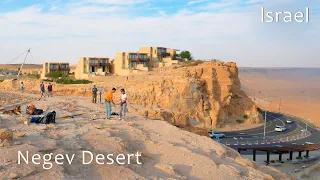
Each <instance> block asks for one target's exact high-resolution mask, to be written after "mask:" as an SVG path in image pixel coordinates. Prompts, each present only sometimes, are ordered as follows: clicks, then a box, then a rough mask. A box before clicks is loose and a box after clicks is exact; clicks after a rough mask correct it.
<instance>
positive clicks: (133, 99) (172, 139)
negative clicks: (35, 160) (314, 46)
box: [0, 63, 320, 180]
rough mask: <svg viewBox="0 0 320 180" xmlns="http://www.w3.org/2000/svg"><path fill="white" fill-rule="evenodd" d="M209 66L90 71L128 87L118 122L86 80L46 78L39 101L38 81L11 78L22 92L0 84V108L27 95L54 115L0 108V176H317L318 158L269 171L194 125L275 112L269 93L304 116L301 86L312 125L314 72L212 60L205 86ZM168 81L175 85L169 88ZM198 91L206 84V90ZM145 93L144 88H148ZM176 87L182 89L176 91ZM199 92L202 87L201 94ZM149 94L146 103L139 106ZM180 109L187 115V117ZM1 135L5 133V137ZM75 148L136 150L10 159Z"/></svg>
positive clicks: (253, 122)
mask: <svg viewBox="0 0 320 180" xmlns="http://www.w3.org/2000/svg"><path fill="white" fill-rule="evenodd" d="M2 66H5V65H2ZM211 66H212V64H206V63H205V64H202V65H199V66H197V67H182V68H178V69H174V68H172V69H165V70H159V71H157V72H149V73H145V74H141V75H134V76H132V77H129V80H128V81H126V77H119V76H109V77H95V78H93V79H92V81H94V84H95V85H97V86H98V87H103V88H104V89H105V90H106V91H107V90H108V89H110V88H111V87H116V88H118V89H119V88H121V87H124V88H126V89H128V95H129V103H130V107H129V108H128V110H129V113H128V115H127V118H126V119H125V121H124V122H121V121H118V120H117V117H113V120H110V121H108V120H106V119H105V106H104V104H100V103H98V104H93V103H91V102H90V101H91V97H90V89H91V88H92V84H90V85H59V84H55V83H53V87H54V97H52V98H45V99H41V100H39V90H38V85H39V80H34V79H25V78H21V79H19V80H18V81H24V82H25V84H26V91H25V92H24V93H21V92H19V89H18V88H17V87H18V86H17V84H16V83H14V82H12V81H4V82H2V83H0V101H1V107H0V109H8V108H12V107H14V105H16V104H21V106H22V110H24V109H25V107H26V105H27V103H28V102H32V103H33V104H35V105H36V107H37V108H41V109H44V110H47V111H53V110H54V111H56V112H57V119H56V121H57V123H56V124H50V125H39V124H38V125H35V124H29V123H27V122H26V121H28V120H29V119H30V116H29V115H26V114H25V113H24V112H22V114H21V116H16V115H2V113H1V116H0V139H1V138H2V139H1V142H0V179H4V180H5V179H19V178H20V179H217V180H223V179H228V180H232V179H239V180H242V179H249V180H251V179H255V180H258V179H275V180H278V179H316V178H317V177H319V163H317V164H316V163H314V164H315V165H314V166H313V167H310V168H308V169H306V171H302V172H300V173H297V174H291V173H290V174H289V173H288V172H286V171H287V169H286V168H281V170H279V169H277V168H276V167H270V166H265V165H262V164H259V163H257V162H252V161H250V160H248V159H246V158H245V157H242V156H241V155H240V154H239V153H238V152H237V151H236V150H233V149H231V148H229V147H227V146H225V145H223V144H220V143H217V142H215V141H213V140H211V139H210V138H208V137H206V136H205V135H206V134H207V133H206V131H205V130H204V129H207V126H206V128H200V127H205V126H204V124H206V125H208V124H209V126H211V127H212V128H216V129H219V128H223V127H225V125H226V124H227V125H232V124H235V122H236V120H238V119H239V118H240V117H242V116H243V114H245V113H249V114H250V115H253V114H256V107H258V106H260V105H261V106H263V105H264V106H266V107H267V108H268V109H269V110H273V111H277V110H278V108H279V107H278V106H277V98H278V97H279V96H281V97H283V100H282V106H281V111H284V112H287V113H289V114H293V115H296V116H299V117H301V118H305V115H306V107H307V106H306V105H307V103H306V98H305V97H306V96H304V98H302V96H301V98H300V96H298V95H300V93H301V91H305V88H304V87H308V92H310V94H311V101H310V121H311V122H313V123H315V124H317V125H319V121H317V119H318V120H319V114H317V113H319V111H317V108H319V107H320V106H319V105H320V99H319V95H318V94H317V93H316V92H320V91H319V90H318V89H320V86H319V81H318V80H319V75H318V74H316V75H315V76H314V77H312V78H311V77H310V75H306V76H305V78H308V81H306V80H304V79H299V81H297V79H294V78H293V77H292V75H291V74H290V75H288V76H289V77H287V76H285V75H281V73H282V72H283V71H279V72H277V73H278V74H276V75H275V74H274V73H270V74H271V75H269V74H268V73H267V74H266V73H261V72H260V69H259V71H257V70H254V69H250V68H240V70H239V77H238V73H237V72H238V69H237V68H236V67H235V66H234V65H233V64H228V65H226V66H225V65H222V67H223V68H222V69H223V70H220V68H221V67H220V68H216V69H217V71H215V72H216V77H215V78H216V79H215V81H214V82H213V83H212V84H211V85H210V87H207V85H204V83H203V82H212V76H211V74H212V72H211V71H209V72H207V69H208V67H211ZM26 67H28V66H26ZM214 67H216V65H214ZM1 68H3V67H1ZM1 68H0V69H1ZM31 69H32V68H31ZM218 69H219V70H218ZM243 69H245V70H244V71H243ZM248 69H249V70H248ZM268 71H269V70H268ZM294 73H295V72H293V74H294ZM207 74H210V76H208V75H207ZM279 74H280V76H279ZM299 77H300V76H299ZM290 78H293V79H290ZM239 80H240V81H241V86H240V81H239ZM309 80H310V81H309ZM238 81H239V82H238ZM46 84H47V83H46ZM185 84H187V85H185ZM307 85H308V86H307ZM224 86H231V88H224ZM173 87H174V88H173ZM302 87H303V88H302ZM240 88H241V89H243V90H244V92H245V93H246V94H248V95H249V97H248V96H247V95H246V94H245V93H244V92H242V91H241V90H240ZM172 89H174V90H175V91H176V92H172ZM186 89H187V91H186ZM188 89H193V90H192V91H189V90H188ZM208 89H214V90H216V91H214V92H207V90H208ZM253 89H254V90H253ZM262 90H263V91H265V92H266V93H267V94H268V95H269V96H270V97H273V96H274V98H273V99H272V103H269V102H263V101H262V100H261V101H259V98H261V97H262V96H261V95H260V94H258V93H257V92H258V91H262ZM150 92H153V94H154V95H152V96H150ZM157 92H159V94H157ZM160 92H161V93H160ZM254 92H256V94H255V93H254ZM190 93H191V94H190ZM254 94H255V95H256V99H258V100H256V101H255V100H254V99H253V97H254ZM284 94H285V96H284ZM182 95H183V97H180V96H182ZM203 95H207V98H204V96H203ZM118 96H119V92H117V93H116V94H115V97H116V98H115V99H116V103H119V98H117V97H118ZM185 96H188V97H189V96H191V97H193V101H192V103H191V105H190V102H189V101H190V100H189V99H187V100H185ZM159 97H163V100H162V99H161V100H159V99H160V98H159ZM289 97H290V98H289ZM172 99H173V102H171V100H172ZM194 99H202V101H198V100H194ZM269 99H270V98H269ZM162 101H163V104H162ZM150 102H156V103H152V104H153V105H152V106H151V107H149V106H148V103H150ZM210 103H211V104H210ZM255 103H256V105H255ZM259 103H261V104H260V105H259ZM166 104H169V105H166ZM185 104H187V105H185ZM207 104H209V105H207ZM172 107H174V108H172ZM206 107H207V108H209V109H206ZM243 107H244V108H243ZM242 108H243V109H242ZM263 108H265V107H263ZM118 109H119V106H118V105H116V106H115V107H113V110H115V111H118ZM167 109H170V110H172V111H173V112H174V113H173V112H171V111H168V110H167ZM190 109H195V111H190V112H191V113H192V114H189V112H188V111H187V110H190ZM184 110H185V111H184ZM318 110H319V109H318ZM206 111H210V113H211V114H206ZM146 112H147V114H148V116H146ZM176 112H178V113H176ZM225 112H232V114H231V115H230V116H228V117H229V118H228V120H225V119H224V118H225V115H224V114H225ZM184 114H187V115H188V116H190V119H189V118H188V117H186V115H184ZM194 114H196V115H194ZM192 115H193V116H192ZM191 116H192V117H191ZM206 116H209V117H210V118H209V120H208V119H207V118H203V117H206ZM261 118H262V117H260V116H258V115H257V116H256V117H254V118H252V119H248V120H247V121H246V122H245V123H244V124H241V125H242V126H246V127H247V128H250V127H255V126H259V125H261ZM154 119H155V120H154ZM191 119H192V120H191ZM235 126H238V125H235ZM6 135H8V136H9V137H8V136H7V137H6ZM10 135H13V136H12V137H11V138H10ZM85 150H88V151H91V152H93V153H96V154H98V153H113V154H120V153H124V154H125V153H134V152H137V151H138V152H140V155H141V158H140V159H139V160H141V161H142V165H139V164H138V163H137V160H135V159H132V163H131V164H130V165H118V164H114V165H99V164H97V163H92V164H90V165H83V164H82V163H81V161H80V159H75V160H74V161H75V162H74V163H73V164H71V165H69V164H67V163H64V164H63V165H53V167H52V169H50V170H45V169H43V168H42V165H43V162H41V164H40V165H36V164H32V163H30V164H28V165H26V164H24V165H22V164H20V165H19V164H18V163H17V161H18V157H17V152H18V151H29V154H30V155H29V156H30V158H31V156H32V154H35V153H40V154H47V153H53V154H57V153H63V154H76V155H80V154H81V152H82V151H85ZM52 161H54V160H52ZM294 168H296V167H290V168H289V170H288V171H292V169H294Z"/></svg>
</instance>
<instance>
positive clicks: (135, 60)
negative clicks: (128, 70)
mask: <svg viewBox="0 0 320 180" xmlns="http://www.w3.org/2000/svg"><path fill="white" fill-rule="evenodd" d="M128 60H129V61H131V62H147V61H149V60H150V58H149V57H147V58H128Z"/></svg>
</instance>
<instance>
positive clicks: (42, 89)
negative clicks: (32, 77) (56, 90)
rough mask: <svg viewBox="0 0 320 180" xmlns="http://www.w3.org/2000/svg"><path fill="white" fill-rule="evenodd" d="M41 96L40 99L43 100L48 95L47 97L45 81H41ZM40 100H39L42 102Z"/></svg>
mask: <svg viewBox="0 0 320 180" xmlns="http://www.w3.org/2000/svg"><path fill="white" fill-rule="evenodd" d="M40 94H41V96H40V99H41V98H42V97H43V98H45V97H46V95H45V87H44V83H43V81H41V84H40ZM40 99H39V100H40Z"/></svg>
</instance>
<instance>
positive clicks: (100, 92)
mask: <svg viewBox="0 0 320 180" xmlns="http://www.w3.org/2000/svg"><path fill="white" fill-rule="evenodd" d="M102 92H103V89H102V87H100V89H99V95H100V103H102Z"/></svg>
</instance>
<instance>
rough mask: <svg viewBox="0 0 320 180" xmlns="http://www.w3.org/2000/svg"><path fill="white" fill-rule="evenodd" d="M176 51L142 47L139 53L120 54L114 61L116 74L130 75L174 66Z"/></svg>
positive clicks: (176, 61)
mask: <svg viewBox="0 0 320 180" xmlns="http://www.w3.org/2000/svg"><path fill="white" fill-rule="evenodd" d="M177 51H178V50H176V49H170V48H164V47H141V48H140V49H139V51H138V52H119V53H117V54H116V57H115V59H114V61H113V64H114V70H115V74H117V75H129V74H132V73H138V72H139V71H149V70H150V69H151V68H157V67H163V66H172V65H174V64H177V63H178V60H175V57H176V52H177Z"/></svg>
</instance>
